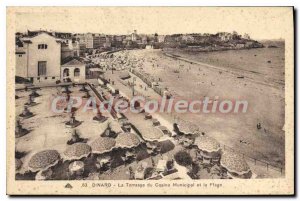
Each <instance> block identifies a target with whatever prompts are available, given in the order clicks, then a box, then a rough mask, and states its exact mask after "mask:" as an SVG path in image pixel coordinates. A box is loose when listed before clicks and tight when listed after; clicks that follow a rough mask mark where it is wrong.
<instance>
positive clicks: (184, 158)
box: [174, 151, 193, 166]
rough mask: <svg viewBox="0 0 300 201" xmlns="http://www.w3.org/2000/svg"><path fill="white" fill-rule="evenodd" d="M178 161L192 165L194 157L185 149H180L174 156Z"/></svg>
mask: <svg viewBox="0 0 300 201" xmlns="http://www.w3.org/2000/svg"><path fill="white" fill-rule="evenodd" d="M174 158H175V160H176V162H177V163H178V164H179V165H182V166H190V165H191V164H192V162H193V160H192V157H191V156H190V154H189V153H187V152H185V151H179V152H177V153H176V154H175V156H174Z"/></svg>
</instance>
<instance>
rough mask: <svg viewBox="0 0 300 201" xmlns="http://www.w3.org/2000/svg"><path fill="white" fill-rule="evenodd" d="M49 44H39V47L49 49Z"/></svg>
mask: <svg viewBox="0 0 300 201" xmlns="http://www.w3.org/2000/svg"><path fill="white" fill-rule="evenodd" d="M47 48H48V45H47V44H38V49H47Z"/></svg>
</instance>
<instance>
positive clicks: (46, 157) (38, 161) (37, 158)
mask: <svg viewBox="0 0 300 201" xmlns="http://www.w3.org/2000/svg"><path fill="white" fill-rule="evenodd" d="M59 159H60V155H59V153H58V152H57V151H56V150H44V151H40V152H38V153H36V154H34V155H33V156H32V157H31V159H30V161H29V163H28V167H29V169H30V170H31V171H32V172H37V171H44V170H47V169H48V168H50V167H52V166H55V165H56V164H57V163H58V161H59Z"/></svg>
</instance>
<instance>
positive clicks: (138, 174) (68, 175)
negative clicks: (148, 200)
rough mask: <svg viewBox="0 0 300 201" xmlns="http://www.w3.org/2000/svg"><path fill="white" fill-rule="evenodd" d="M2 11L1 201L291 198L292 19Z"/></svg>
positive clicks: (246, 14)
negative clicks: (6, 199) (29, 197)
mask: <svg viewBox="0 0 300 201" xmlns="http://www.w3.org/2000/svg"><path fill="white" fill-rule="evenodd" d="M6 11H7V14H6V18H7V25H6V26H7V41H6V42H7V67H6V68H7V83H8V84H7V118H8V119H7V134H6V136H7V182H8V183H7V188H8V189H7V193H8V194H10V195H14V194H16V195H24V194H33V195H34V194H39V195H41V194H48V195H62V194H66V195H75V194H81V195H87V194H89V195H125V194H126V195H175V194H181V195H182V194H187V195H200V194H202V195H234V194H238V195H246V194H248V195H251V194H254V195H255V194H256V195H260V194H274V195H276V194H281V195H292V194H293V193H294V70H295V69H294V25H293V24H294V8H293V7H7V10H6ZM240 186H244V188H243V189H241V187H240Z"/></svg>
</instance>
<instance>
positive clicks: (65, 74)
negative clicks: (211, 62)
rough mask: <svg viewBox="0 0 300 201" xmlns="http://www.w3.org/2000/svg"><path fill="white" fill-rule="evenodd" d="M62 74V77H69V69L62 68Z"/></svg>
mask: <svg viewBox="0 0 300 201" xmlns="http://www.w3.org/2000/svg"><path fill="white" fill-rule="evenodd" d="M63 76H64V77H69V69H68V68H65V69H64V72H63Z"/></svg>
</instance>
